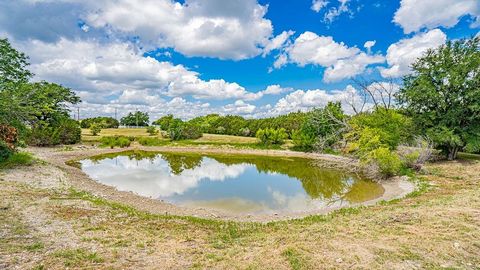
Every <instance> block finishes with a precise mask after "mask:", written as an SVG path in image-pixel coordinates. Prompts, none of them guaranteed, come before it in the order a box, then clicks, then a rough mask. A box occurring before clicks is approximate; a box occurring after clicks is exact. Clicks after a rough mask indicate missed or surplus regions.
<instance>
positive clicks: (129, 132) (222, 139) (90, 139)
mask: <svg viewBox="0 0 480 270" xmlns="http://www.w3.org/2000/svg"><path fill="white" fill-rule="evenodd" d="M108 136H127V137H136V138H155V139H156V141H157V143H158V144H157V146H159V145H169V146H192V145H214V146H222V145H226V146H231V147H237V148H254V149H281V148H284V149H285V148H289V147H291V146H292V143H291V141H290V140H287V141H286V142H285V144H284V145H282V146H263V145H259V144H258V140H257V139H256V138H254V137H242V136H230V135H218V134H203V136H202V137H201V138H199V139H196V140H183V141H175V142H171V141H170V140H168V139H167V138H162V136H161V135H154V136H151V135H150V134H148V133H147V131H146V129H145V128H119V129H113V128H111V129H102V131H101V132H100V134H99V135H97V136H92V135H91V133H90V130H89V129H82V141H83V142H84V143H96V142H98V141H99V140H100V139H101V138H102V137H108Z"/></svg>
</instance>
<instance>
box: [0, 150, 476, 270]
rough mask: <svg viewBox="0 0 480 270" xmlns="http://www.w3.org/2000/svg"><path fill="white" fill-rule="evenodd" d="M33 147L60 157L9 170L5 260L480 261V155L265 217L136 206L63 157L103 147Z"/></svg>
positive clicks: (2, 242)
mask: <svg viewBox="0 0 480 270" xmlns="http://www.w3.org/2000/svg"><path fill="white" fill-rule="evenodd" d="M56 150H59V149H56ZM207 150H208V149H207ZM32 151H33V152H35V153H36V154H37V155H38V156H40V157H48V156H57V154H58V157H59V158H52V159H51V160H49V162H50V163H42V162H38V163H37V164H35V165H33V166H28V167H17V168H15V169H10V170H6V171H1V172H0V198H1V200H0V269H480V256H479V254H480V240H479V239H480V176H479V171H480V161H453V162H437V163H434V164H429V165H428V166H427V168H426V171H425V174H424V175H419V177H420V178H421V179H422V183H424V184H423V185H422V186H428V188H426V190H424V191H422V192H418V191H415V192H414V193H412V194H410V195H408V196H407V197H406V198H404V199H401V200H393V201H391V202H388V203H379V204H375V205H370V206H368V207H359V208H348V209H343V210H338V211H334V212H332V213H330V214H328V215H313V216H308V217H305V218H303V219H296V220H288V221H277V222H269V223H267V224H265V223H258V222H225V221H221V220H217V219H197V218H191V217H188V216H186V217H183V216H182V217H179V216H172V215H164V214H150V213H149V212H145V211H139V210H138V209H140V210H141V209H143V208H142V207H140V206H141V205H140V204H141V202H142V201H138V202H136V201H132V205H136V206H139V207H127V206H125V205H124V204H120V203H116V201H117V200H118V201H119V202H121V201H122V197H121V196H125V198H126V197H128V198H130V195H129V194H128V193H119V192H117V191H115V190H114V189H111V188H108V187H99V186H95V185H93V183H92V182H94V181H92V180H88V179H84V180H85V181H81V180H78V179H77V180H72V179H73V178H77V177H82V176H81V175H80V174H79V171H78V170H73V169H72V168H71V167H64V165H63V164H62V162H63V160H66V159H70V158H75V157H76V158H79V157H81V156H83V154H79V153H84V154H85V155H90V154H92V153H100V152H102V151H105V150H79V151H63V152H60V151H58V153H57V154H55V155H53V154H52V153H51V152H49V151H54V150H52V149H32ZM97 151H98V152H97ZM107 151H111V150H107ZM209 151H210V150H209ZM212 151H213V150H212ZM60 156H61V158H60ZM57 162H58V163H57ZM52 164H53V165H52ZM57 164H58V165H57ZM87 180H88V181H87ZM73 185H74V188H75V189H76V190H90V189H91V190H92V191H93V190H94V189H99V190H100V191H96V192H98V195H101V197H94V196H91V195H89V194H86V193H79V192H76V191H75V190H72V189H71V186H73ZM110 192H111V194H110ZM92 193H93V192H92ZM103 195H105V196H103ZM131 195H132V196H133V194H131ZM109 196H111V198H112V200H110V199H109V198H110V197H109ZM102 198H106V199H102ZM131 198H132V199H133V200H140V198H139V197H138V196H133V197H131ZM136 203H138V204H136ZM144 203H145V204H146V205H145V206H144V207H145V209H147V210H149V209H150V206H149V204H150V202H149V200H146V201H145V202H144ZM156 207H160V206H158V204H157V206H156ZM162 207H166V208H165V209H167V210H168V209H169V208H168V206H166V205H165V206H162ZM159 209H160V208H159ZM172 211H174V210H172ZM185 211H189V210H185ZM159 213H161V212H159ZM207 214H208V213H207Z"/></svg>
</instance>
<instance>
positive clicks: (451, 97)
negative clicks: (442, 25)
mask: <svg viewBox="0 0 480 270" xmlns="http://www.w3.org/2000/svg"><path fill="white" fill-rule="evenodd" d="M479 48H480V37H475V38H472V39H468V40H457V41H453V42H451V41H450V42H447V44H446V45H443V46H440V47H439V48H437V49H435V50H429V51H428V52H427V53H426V54H424V55H423V57H420V58H419V59H417V61H416V62H415V63H414V64H413V65H412V69H413V71H414V72H413V74H412V75H409V76H406V77H405V78H404V84H403V87H402V88H401V89H400V92H399V94H398V100H399V102H400V103H401V104H402V105H403V106H404V108H405V110H406V112H407V113H408V114H409V115H410V116H411V117H412V118H413V120H414V122H415V124H416V125H417V126H418V128H419V129H420V130H421V131H422V132H423V133H424V134H426V135H428V136H429V137H430V138H432V140H433V141H434V143H435V144H436V146H437V147H438V148H439V149H441V150H442V151H443V152H444V153H445V154H446V155H447V157H448V159H455V158H456V156H457V153H458V151H459V150H461V149H462V148H464V147H465V148H466V149H470V150H471V149H473V148H475V147H473V146H474V145H476V143H475V141H476V140H475V139H474V138H478V137H479V136H480V50H479Z"/></svg>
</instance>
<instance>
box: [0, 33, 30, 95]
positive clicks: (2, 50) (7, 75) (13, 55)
mask: <svg viewBox="0 0 480 270" xmlns="http://www.w3.org/2000/svg"><path fill="white" fill-rule="evenodd" d="M28 65H29V63H28V57H27V56H26V55H25V54H24V53H22V52H19V51H17V50H15V49H14V48H13V47H12V46H11V45H10V42H9V41H8V39H0V91H2V90H3V88H4V87H6V85H8V84H12V83H26V82H28V80H29V79H30V77H32V73H31V72H30V71H29V70H28V69H27V66H28Z"/></svg>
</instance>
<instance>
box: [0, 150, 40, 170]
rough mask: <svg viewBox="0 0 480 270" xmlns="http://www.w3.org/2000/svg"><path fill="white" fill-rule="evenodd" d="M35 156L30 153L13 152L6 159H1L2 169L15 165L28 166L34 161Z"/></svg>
mask: <svg viewBox="0 0 480 270" xmlns="http://www.w3.org/2000/svg"><path fill="white" fill-rule="evenodd" d="M33 160H34V159H33V156H32V155H31V154H30V153H26V152H19V153H13V154H12V155H10V156H9V157H8V158H7V159H5V160H0V169H8V168H12V167H15V166H28V165H31V164H32V163H33Z"/></svg>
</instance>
